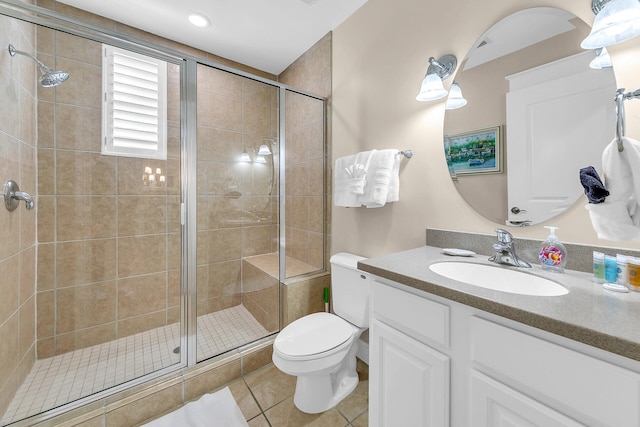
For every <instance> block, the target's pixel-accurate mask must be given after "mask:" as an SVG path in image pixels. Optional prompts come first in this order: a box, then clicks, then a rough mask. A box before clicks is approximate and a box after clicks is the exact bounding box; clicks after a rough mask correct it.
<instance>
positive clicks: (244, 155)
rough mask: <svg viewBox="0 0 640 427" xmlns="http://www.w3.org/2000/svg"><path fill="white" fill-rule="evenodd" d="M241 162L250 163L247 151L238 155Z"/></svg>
mask: <svg viewBox="0 0 640 427" xmlns="http://www.w3.org/2000/svg"><path fill="white" fill-rule="evenodd" d="M240 161H241V162H251V157H249V153H247V150H242V154H241V155H240Z"/></svg>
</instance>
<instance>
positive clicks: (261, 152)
mask: <svg viewBox="0 0 640 427" xmlns="http://www.w3.org/2000/svg"><path fill="white" fill-rule="evenodd" d="M269 154H271V150H269V147H268V146H267V145H265V144H262V145H261V146H260V148H259V149H258V155H259V156H268V155H269Z"/></svg>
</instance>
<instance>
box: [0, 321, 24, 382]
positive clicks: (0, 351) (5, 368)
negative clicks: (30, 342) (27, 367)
mask: <svg viewBox="0 0 640 427" xmlns="http://www.w3.org/2000/svg"><path fill="white" fill-rule="evenodd" d="M18 337H19V334H18V316H11V317H10V318H9V319H8V320H7V321H5V322H4V323H3V324H1V325H0V342H1V343H2V345H1V346H0V360H1V361H2V363H0V388H2V387H3V386H4V385H5V384H6V383H7V381H8V380H9V378H10V377H11V375H13V373H14V371H15V369H16V367H17V366H18V362H19V357H20V354H19V352H18Z"/></svg>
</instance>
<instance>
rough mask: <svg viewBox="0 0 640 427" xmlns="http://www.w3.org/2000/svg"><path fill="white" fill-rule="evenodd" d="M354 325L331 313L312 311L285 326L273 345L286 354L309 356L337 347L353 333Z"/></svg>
mask: <svg viewBox="0 0 640 427" xmlns="http://www.w3.org/2000/svg"><path fill="white" fill-rule="evenodd" d="M353 329H354V327H353V326H352V325H351V324H349V322H347V321H346V320H344V319H342V318H341V317H338V316H336V315H334V314H331V313H314V314H310V315H308V316H305V317H302V318H300V319H298V320H296V321H295V322H293V323H291V324H290V325H288V326H287V327H285V328H284V329H283V330H282V331H281V332H280V333H279V334H278V336H277V337H276V340H275V342H274V346H276V347H277V349H278V351H279V352H281V353H282V354H286V355H288V356H294V357H295V356H299V357H300V356H310V355H312V354H318V353H324V352H325V351H329V350H331V349H332V348H335V347H338V346H339V345H340V344H342V343H344V342H345V341H347V340H348V339H349V338H351V336H352V335H353Z"/></svg>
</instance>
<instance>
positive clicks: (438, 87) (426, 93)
mask: <svg viewBox="0 0 640 427" xmlns="http://www.w3.org/2000/svg"><path fill="white" fill-rule="evenodd" d="M445 96H447V90H446V89H445V88H444V86H442V79H441V78H440V76H438V75H437V74H436V73H431V74H427V75H426V77H425V78H424V80H422V86H420V92H419V93H418V96H416V100H417V101H434V100H436V99H440V98H444V97H445Z"/></svg>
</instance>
